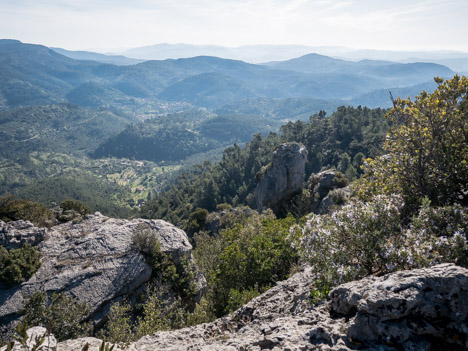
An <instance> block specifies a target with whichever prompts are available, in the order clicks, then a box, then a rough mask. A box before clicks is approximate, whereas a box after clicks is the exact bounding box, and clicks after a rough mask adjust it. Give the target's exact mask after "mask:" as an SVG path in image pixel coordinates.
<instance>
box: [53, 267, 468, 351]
mask: <svg viewBox="0 0 468 351" xmlns="http://www.w3.org/2000/svg"><path fill="white" fill-rule="evenodd" d="M313 281H314V275H313V274H312V271H311V269H310V268H307V267H305V268H304V269H303V270H302V271H301V272H298V273H296V274H295V275H293V276H292V277H291V278H290V279H288V280H286V281H284V282H280V283H278V284H277V285H276V286H274V287H273V288H271V289H270V290H268V291H267V292H265V293H264V294H263V295H260V296H258V297H257V298H255V299H253V300H252V301H251V302H249V303H248V304H247V305H245V306H243V307H242V308H240V309H239V310H237V311H236V312H234V313H233V314H231V315H230V316H227V317H224V318H220V319H218V320H216V321H214V322H212V323H207V324H201V325H197V326H194V327H190V328H184V329H180V330H175V331H165V332H158V333H155V334H154V335H148V336H145V337H143V338H141V339H140V340H138V341H137V342H134V343H131V344H130V345H128V346H122V347H121V348H120V347H116V348H115V349H114V350H127V351H137V350H138V351H149V350H151V351H153V350H174V351H175V350H213V351H214V350H263V349H269V350H276V351H279V350H368V351H370V350H382V351H396V350H428V351H429V350H465V349H467V348H468V326H467V321H468V306H467V304H466V301H468V270H467V269H465V268H461V267H458V266H455V265H452V264H442V265H438V266H434V267H432V268H428V269H418V270H413V271H401V272H397V273H392V274H388V275H385V276H383V277H370V278H366V279H363V280H360V281H355V282H351V283H347V284H344V285H341V286H339V287H337V288H336V289H334V290H333V291H332V292H331V293H330V301H327V302H325V303H322V304H321V305H319V306H315V307H314V306H310V305H309V289H310V286H311V285H312V284H313ZM85 340H92V341H93V344H92V345H91V343H90V345H91V346H92V347H91V348H90V351H94V350H98V346H99V345H100V340H97V339H90V338H85V339H78V340H69V341H67V342H64V343H59V344H58V350H63V351H65V350H67V351H69V350H70V351H74V350H76V351H79V350H81V348H82V347H83V345H84V344H85Z"/></svg>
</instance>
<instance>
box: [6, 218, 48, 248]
mask: <svg viewBox="0 0 468 351" xmlns="http://www.w3.org/2000/svg"><path fill="white" fill-rule="evenodd" d="M46 232H47V229H46V228H38V227H35V226H34V225H33V224H32V223H31V222H29V221H14V222H8V223H5V222H4V221H1V220H0V245H1V246H4V247H5V248H7V249H8V250H10V249H18V248H20V247H22V246H23V245H25V244H29V245H32V246H36V245H39V243H41V242H42V241H43V240H44V238H45V235H46Z"/></svg>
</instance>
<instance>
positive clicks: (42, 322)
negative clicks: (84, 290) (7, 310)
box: [21, 291, 91, 341]
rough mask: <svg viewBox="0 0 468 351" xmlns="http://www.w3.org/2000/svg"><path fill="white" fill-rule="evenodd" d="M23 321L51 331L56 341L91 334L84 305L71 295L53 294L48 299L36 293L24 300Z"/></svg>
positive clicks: (45, 295) (86, 308)
mask: <svg viewBox="0 0 468 351" xmlns="http://www.w3.org/2000/svg"><path fill="white" fill-rule="evenodd" d="M21 313H22V314H23V320H24V321H26V322H27V323H28V324H29V325H34V326H43V327H47V328H49V327H50V329H51V332H52V334H54V336H55V337H56V338H57V340H58V341H63V340H68V339H73V338H77V337H80V336H86V335H88V334H89V333H90V332H91V325H90V323H87V322H85V321H84V320H85V318H86V316H87V315H88V313H89V307H88V305H87V304H86V303H78V302H77V301H76V300H75V299H74V298H73V297H72V296H71V295H69V294H65V293H53V294H52V295H51V296H50V297H48V296H47V293H45V292H43V291H37V292H35V293H34V294H32V295H31V296H29V298H27V299H26V302H25V305H24V308H23V310H22V311H21Z"/></svg>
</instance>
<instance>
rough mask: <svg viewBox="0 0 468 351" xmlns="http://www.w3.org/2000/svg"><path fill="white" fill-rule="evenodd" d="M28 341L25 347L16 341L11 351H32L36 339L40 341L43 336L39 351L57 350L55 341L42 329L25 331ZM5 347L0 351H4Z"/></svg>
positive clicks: (35, 328)
mask: <svg viewBox="0 0 468 351" xmlns="http://www.w3.org/2000/svg"><path fill="white" fill-rule="evenodd" d="M26 334H27V335H28V339H27V341H26V344H27V347H26V346H23V345H21V344H20V343H19V342H18V341H15V346H14V347H13V349H12V351H28V350H32V348H33V347H34V346H36V338H38V339H42V337H43V336H45V340H44V342H43V343H42V344H41V345H42V348H41V349H40V350H44V351H45V350H48V351H56V350H57V340H56V339H55V337H54V336H53V335H51V334H49V335H48V334H47V329H46V328H44V327H33V328H29V329H28V330H27V331H26ZM6 348H7V346H4V347H2V348H0V351H5V350H6Z"/></svg>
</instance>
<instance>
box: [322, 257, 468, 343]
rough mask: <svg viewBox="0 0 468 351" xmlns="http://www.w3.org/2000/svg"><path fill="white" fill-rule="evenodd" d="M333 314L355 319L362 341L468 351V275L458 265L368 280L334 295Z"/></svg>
mask: <svg viewBox="0 0 468 351" xmlns="http://www.w3.org/2000/svg"><path fill="white" fill-rule="evenodd" d="M330 297H331V300H332V301H331V312H332V313H336V314H339V315H343V316H346V317H347V318H352V319H351V323H350V326H349V328H348V333H347V335H348V337H349V338H350V339H353V340H357V341H365V342H378V343H388V344H391V345H401V346H404V345H411V344H413V345H418V349H421V350H422V349H425V348H426V346H425V345H427V344H429V343H430V341H431V340H434V341H436V342H437V343H440V345H450V344H453V345H454V346H455V345H459V346H462V347H464V348H468V339H467V337H468V324H467V323H468V319H467V317H468V303H467V301H468V275H467V274H466V270H463V269H461V268H460V267H457V266H453V265H448V264H445V265H438V266H435V267H433V268H431V269H420V270H414V271H402V272H397V273H394V274H391V275H386V276H384V277H380V278H374V277H371V278H366V279H363V280H361V281H360V282H351V283H348V284H344V285H342V286H340V287H339V288H337V289H335V290H333V291H332V292H331V294H330Z"/></svg>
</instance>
